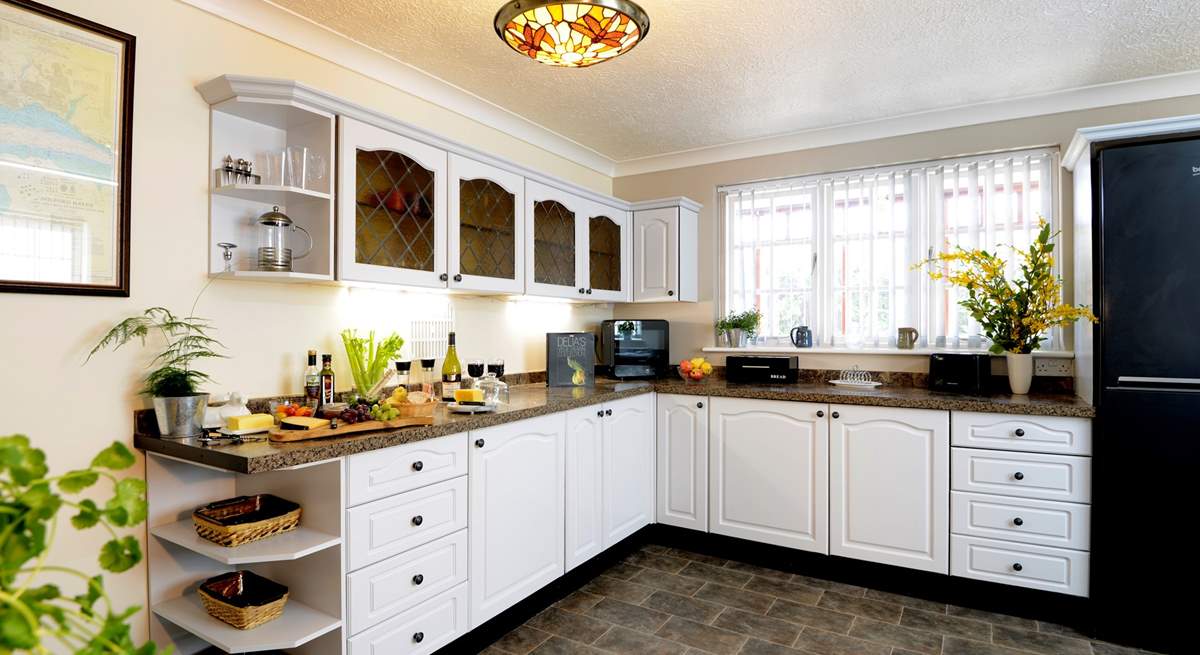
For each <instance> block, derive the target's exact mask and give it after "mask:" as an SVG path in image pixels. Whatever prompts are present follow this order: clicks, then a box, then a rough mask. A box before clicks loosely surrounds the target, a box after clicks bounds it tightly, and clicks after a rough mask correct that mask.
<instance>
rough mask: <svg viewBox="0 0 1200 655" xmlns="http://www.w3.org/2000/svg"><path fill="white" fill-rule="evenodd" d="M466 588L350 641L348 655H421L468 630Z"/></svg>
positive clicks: (458, 589)
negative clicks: (384, 654) (385, 654)
mask: <svg viewBox="0 0 1200 655" xmlns="http://www.w3.org/2000/svg"><path fill="white" fill-rule="evenodd" d="M467 587H468V585H467V584H461V585H459V586H457V587H455V588H454V589H451V590H450V591H447V592H445V593H444V594H442V595H440V596H438V597H436V598H433V599H431V600H429V601H427V602H425V603H421V604H420V605H418V606H416V607H414V608H413V609H411V610H408V611H407V612H404V613H403V614H400V615H398V616H396V617H395V618H393V619H390V620H388V621H385V622H383V623H380V624H379V625H377V626H375V627H374V628H371V629H369V630H366V631H364V632H362V633H360V634H358V635H355V636H354V637H351V638H350V640H349V647H348V648H347V651H348V653H349V655H381V654H382V653H387V654H388V655H424V654H425V653H432V652H434V651H436V650H437V649H439V648H441V647H442V646H445V645H446V644H448V643H450V642H452V641H454V640H455V639H457V638H458V637H460V636H461V635H463V634H464V633H465V632H466V631H467V630H468V627H467V595H468V594H467Z"/></svg>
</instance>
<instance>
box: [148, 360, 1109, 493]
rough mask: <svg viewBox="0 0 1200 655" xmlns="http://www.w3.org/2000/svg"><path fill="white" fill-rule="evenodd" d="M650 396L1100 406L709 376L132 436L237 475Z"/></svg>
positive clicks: (1075, 410) (1057, 412) (1016, 408)
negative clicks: (366, 418)
mask: <svg viewBox="0 0 1200 655" xmlns="http://www.w3.org/2000/svg"><path fill="white" fill-rule="evenodd" d="M652 391H658V392H661V393H674V394H687V395H695V396H724V397H730V398H758V399H763V400H790V401H801V402H816V403H841V404H846V405H873V406H877V407H907V408H911V409H937V410H948V411H968V412H994V413H1001V414H1023V415H1029V416H1074V417H1082V418H1090V417H1093V416H1095V408H1094V407H1092V406H1091V405H1089V404H1087V403H1086V402H1084V401H1083V400H1081V399H1079V398H1077V397H1075V396H1071V395H1066V394H1030V395H1028V396H1013V395H1009V394H994V395H988V396H964V395H958V394H949V393H941V392H937V391H930V390H928V389H923V388H919V387H908V386H898V385H885V386H882V387H878V388H876V389H871V390H863V389H846V388H840V387H834V386H832V385H829V384H825V383H799V384H771V385H767V384H764V385H754V384H729V383H728V382H726V381H725V380H723V379H709V380H705V381H703V382H684V381H683V380H657V381H654V382H600V381H598V382H597V384H596V386H595V387H590V388H582V387H580V388H566V387H554V388H549V387H546V386H545V385H544V384H530V385H521V386H511V387H510V388H509V392H510V394H509V395H510V397H509V404H508V405H504V406H502V407H501V408H500V409H499V410H497V411H496V412H491V413H486V414H452V413H450V412H449V411H448V410H446V409H445V407H440V408H438V411H437V414H435V416H434V422H433V425H430V426H423V427H413V428H402V429H396V430H380V431H378V432H367V433H361V434H358V435H351V436H345V437H334V438H326V439H311V440H309V441H296V442H291V443H274V442H271V441H268V440H266V439H259V440H255V441H246V442H244V443H241V444H229V443H226V442H217V443H216V444H214V445H207V444H204V443H202V442H200V440H198V439H194V438H189V439H162V438H159V437H158V432H157V429H156V427H155V425H154V417H153V413H152V412H143V413H141V414H140V415H139V416H138V420H137V425H138V431H137V432H136V433H135V434H134V446H136V447H138V448H141V449H142V450H145V451H148V452H154V453H159V454H162V455H168V456H171V457H176V458H179V459H183V460H187V461H190V462H196V463H198V464H204V465H208V466H212V467H216V468H220V469H225V470H228V471H234V472H237V473H261V472H264V471H272V470H276V469H281V468H287V467H289V466H298V465H301V464H309V463H312V462H319V461H323V460H328V459H334V458H337V457H343V456H346V455H353V454H355V453H361V452H366V451H370V450H378V449H380V448H388V447H390V446H398V445H400V444H406V443H412V442H414V441H421V440H424V439H432V438H434V437H440V436H444V435H448V434H454V433H457V432H465V431H468V430H478V429H481V428H486V427H489V426H492V425H500V424H502V423H510V422H512V421H519V420H521V419H527V418H533V417H535V416H541V415H544V414H552V413H554V412H561V411H564V410H568V409H574V408H576V407H585V406H587V405H595V404H597V403H603V402H607V401H611V400H617V399H620V398H626V397H629V396H636V395H639V394H644V393H650V392H652Z"/></svg>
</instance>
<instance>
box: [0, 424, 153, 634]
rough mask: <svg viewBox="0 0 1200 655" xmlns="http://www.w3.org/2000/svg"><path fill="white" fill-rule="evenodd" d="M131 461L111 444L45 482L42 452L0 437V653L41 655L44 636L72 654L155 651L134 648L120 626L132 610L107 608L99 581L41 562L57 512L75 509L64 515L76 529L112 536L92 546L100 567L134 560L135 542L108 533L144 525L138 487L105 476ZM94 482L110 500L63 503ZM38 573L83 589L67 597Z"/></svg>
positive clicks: (24, 440)
mask: <svg viewBox="0 0 1200 655" xmlns="http://www.w3.org/2000/svg"><path fill="white" fill-rule="evenodd" d="M133 463H134V457H133V453H132V452H130V451H129V449H128V448H126V447H125V446H124V445H122V444H120V443H117V442H114V443H113V444H112V445H111V446H109V447H108V448H105V449H104V450H102V451H100V453H99V454H97V455H96V457H95V458H93V459H92V463H91V464H90V465H89V466H88V467H87V468H85V469H79V470H77V471H70V472H68V473H65V474H63V475H59V476H54V477H48V475H47V474H48V473H49V470H48V468H47V466H46V454H45V453H44V452H42V451H41V450H40V449H38V448H33V447H31V446H30V445H29V438H28V437H26V436H24V435H20V434H16V435H11V436H7V437H0V653H11V652H13V651H29V652H33V653H49V652H50V650H49V648H48V647H47V645H46V643H45V642H46V641H47V640H49V639H53V640H54V641H56V642H58V644H59V645H61V646H63V647H64V649H65V650H68V651H70V652H73V653H77V654H80V655H101V654H107V653H113V654H117V653H120V654H130V653H132V654H133V655H152V654H154V653H158V652H159V650H158V648H157V646H155V645H154V643H147V644H143V645H142V646H141V647H135V646H134V643H133V637H132V636H131V635H130V630H129V626H128V625H127V624H126V621H127V620H128V619H129V617H130V616H132V615H133V614H135V613H136V612H137V611H138V610H139V609H140V608H139V607H136V606H134V607H130V608H127V609H124V610H120V611H117V610H115V609H114V608H113V607H112V603H111V602H110V600H109V597H108V595H107V594H106V593H105V591H104V579H103V577H101V576H100V575H94V576H90V575H88V574H87V573H84V572H83V571H78V570H76V569H72V568H68V567H63V566H51V565H48V564H46V556H47V554H48V553H49V550H50V546H51V545H52V544H53V542H54V538H55V535H56V534H57V532H58V521H57V520H56V519H57V515H58V512H59V510H61V509H62V508H63V507H70V508H73V509H74V510H75V511H76V514H75V515H74V516H72V517H71V525H72V526H74V527H75V528H76V529H78V530H85V529H87V528H91V527H94V526H96V525H100V526H103V527H104V528H105V529H106V530H108V532H109V534H110V535H111V536H112V538H111V539H109V540H108V542H107V543H105V544H104V546H103V547H102V548H101V549H100V568H102V569H104V570H105V571H109V572H111V573H120V572H122V571H127V570H129V569H130V568H132V567H133V566H134V565H136V564H137V563H138V562H140V561H141V559H142V549H141V546H140V544H139V543H138V540H137V538H136V537H134V536H131V535H127V536H124V537H121V536H118V535H117V533H116V530H115V529H114V528H118V527H122V528H124V527H130V526H135V525H138V524H140V523H142V522H143V521H145V520H146V482H145V481H144V480H141V479H138V478H125V479H122V480H118V479H117V478H116V477H115V476H114V475H113V474H112V471H120V470H124V469H127V468H129V467H130V466H133ZM101 478H105V479H107V480H109V481H111V482H112V485H113V492H112V497H111V498H109V499H108V500H107V501H106V502H105V503H104V504H103V505H100V504H98V503H96V502H95V501H93V500H90V499H83V500H78V501H76V500H70V499H68V498H67V496H74V495H77V494H79V493H80V492H82V491H83V490H85V489H87V488H88V487H91V486H92V485H94V484H96V483H97V482H99V481H100V479H101ZM42 573H52V574H55V575H60V576H61V575H65V576H70V577H74V578H78V579H80V580H82V581H83V592H82V593H80V594H78V595H75V596H68V595H66V594H64V593H63V591H62V590H61V589H60V588H59V587H58V586H57V585H54V584H50V583H41V584H39V583H38V581H37V578H38V576H39V575H41V574H42Z"/></svg>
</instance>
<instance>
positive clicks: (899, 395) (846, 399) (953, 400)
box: [654, 378, 1096, 418]
mask: <svg viewBox="0 0 1200 655" xmlns="http://www.w3.org/2000/svg"><path fill="white" fill-rule="evenodd" d="M654 388H655V390H656V391H658V392H660V393H677V394H687V395H693V396H725V397H729V398H759V399H763V400H794V401H801V402H811V403H841V404H844V405H874V406H876V407H907V408H910V409H941V410H949V411H953V412H992V413H997V414H1024V415H1026V416H1074V417H1080V418H1092V417H1094V416H1095V415H1096V408H1095V407H1092V406H1091V405H1089V404H1088V403H1086V402H1084V400H1083V399H1081V398H1079V397H1078V396H1073V395H1069V394H1061V393H1056V394H1051V393H1043V394H1037V393H1033V394H1029V395H1027V396H1014V395H1012V394H991V395H986V396H967V395H962V394H956V393H944V392H940V391H930V390H929V389H924V388H920V387H908V386H897V385H886V384H885V385H883V386H880V387H876V388H874V389H851V388H846V387H836V386H833V385H831V384H828V383H823V382H816V383H798V384H730V383H728V382H726V381H725V380H723V379H711V378H710V379H708V380H704V381H703V382H684V381H683V380H682V379H678V380H659V381H657V382H655V384H654Z"/></svg>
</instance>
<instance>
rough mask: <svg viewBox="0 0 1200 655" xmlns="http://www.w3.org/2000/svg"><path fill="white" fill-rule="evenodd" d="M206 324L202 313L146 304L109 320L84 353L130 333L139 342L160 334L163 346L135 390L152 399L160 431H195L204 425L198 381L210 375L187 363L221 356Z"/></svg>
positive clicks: (125, 339)
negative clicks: (135, 313) (111, 322)
mask: <svg viewBox="0 0 1200 655" xmlns="http://www.w3.org/2000/svg"><path fill="white" fill-rule="evenodd" d="M211 329H212V328H211V326H210V325H209V322H208V320H206V319H203V318H196V317H195V316H188V317H186V318H185V317H178V316H175V315H174V314H172V313H171V312H170V311H168V310H167V309H165V308H163V307H151V308H150V309H147V310H146V311H144V312H142V313H141V314H140V315H138V316H131V317H129V318H127V319H125V320H123V321H121V322H120V323H117V324H116V325H115V326H113V328H112V329H111V330H109V331H108V334H105V335H104V338H102V339H100V342H99V343H97V344H96V346H95V347H94V348H92V351H91V352H90V353H88V360H89V361H90V360H91V358H92V356H93V355H95V354H96V353H97V352H99V351H100V350H103V349H105V348H112V349H113V350H116V349H118V348H120V347H121V346H124V345H125V344H127V343H129V342H130V341H133V340H135V339H136V340H138V341H140V342H141V343H142V344H143V345H144V344H145V343H146V337H147V336H148V335H150V334H152V333H158V334H160V335H161V336H162V338H163V339H164V340H165V341H166V342H167V346H166V348H164V349H163V351H162V352H160V353H159V354H158V355H157V356H156V357H155V358H154V359H153V360H151V361H150V366H152V367H154V368H153V370H151V371H150V372H149V373H148V374H147V375H146V379H145V381H144V384H143V385H142V389H141V391H140V392H139V393H143V394H146V395H148V396H150V397H151V398H152V399H153V402H154V416H155V418H156V419H157V420H158V432H159V435H161V436H164V437H190V436H194V435H197V434H200V433H201V432H202V431H203V426H204V410H205V408H206V407H207V406H208V394H207V393H202V392H201V391H199V387H200V385H201V384H202V383H204V382H210V381H211V380H212V378H210V377H209V376H208V374H207V373H202V372H200V371H197V370H195V369H194V368H192V365H193V364H194V363H195V362H196V361H198V360H201V359H206V358H210V357H224V355H221V354H219V353H217V352H216V350H215V349H216V348H218V347H221V343H220V342H218V341H217V340H216V339H213V338H211V337H209V336H208V331H209V330H211ZM85 363H86V362H85Z"/></svg>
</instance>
